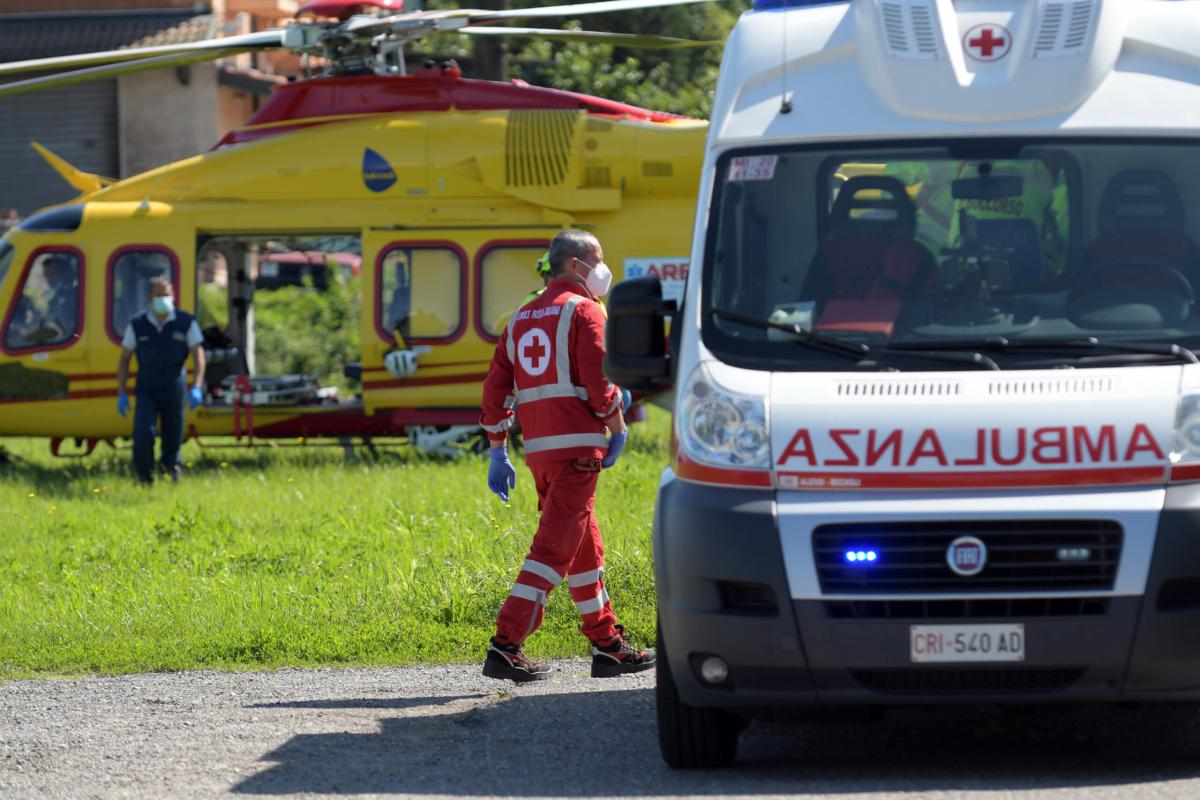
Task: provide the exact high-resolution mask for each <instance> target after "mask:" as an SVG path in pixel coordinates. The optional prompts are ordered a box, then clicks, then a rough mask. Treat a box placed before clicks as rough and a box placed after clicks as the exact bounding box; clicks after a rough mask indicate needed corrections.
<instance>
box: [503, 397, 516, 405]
mask: <svg viewBox="0 0 1200 800" xmlns="http://www.w3.org/2000/svg"><path fill="white" fill-rule="evenodd" d="M504 407H505V408H516V407H517V396H516V395H515V394H510V395H509V396H508V397H506V398H504Z"/></svg>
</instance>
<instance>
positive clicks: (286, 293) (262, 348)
mask: <svg viewBox="0 0 1200 800" xmlns="http://www.w3.org/2000/svg"><path fill="white" fill-rule="evenodd" d="M361 289H362V279H361V278H359V277H353V278H349V279H342V278H340V277H339V278H338V279H334V280H330V281H329V288H328V290H326V291H324V292H321V291H317V290H316V289H314V288H313V287H312V286H311V285H306V286H302V287H301V286H284V287H282V288H279V289H275V290H272V291H259V292H257V293H256V294H255V295H254V335H255V339H256V346H255V353H256V357H257V363H256V369H255V371H256V372H257V373H258V374H260V375H288V374H293V373H304V374H307V375H314V376H316V378H317V380H319V381H320V383H321V385H322V386H337V387H338V388H339V389H342V390H354V389H356V388H357V381H355V382H351V381H348V380H347V379H346V377H345V376H344V375H343V374H342V365H343V364H346V363H347V362H352V361H358V360H359V359H360V357H361V353H362V337H361V335H360V331H359V326H360V324H361V320H362V291H361Z"/></svg>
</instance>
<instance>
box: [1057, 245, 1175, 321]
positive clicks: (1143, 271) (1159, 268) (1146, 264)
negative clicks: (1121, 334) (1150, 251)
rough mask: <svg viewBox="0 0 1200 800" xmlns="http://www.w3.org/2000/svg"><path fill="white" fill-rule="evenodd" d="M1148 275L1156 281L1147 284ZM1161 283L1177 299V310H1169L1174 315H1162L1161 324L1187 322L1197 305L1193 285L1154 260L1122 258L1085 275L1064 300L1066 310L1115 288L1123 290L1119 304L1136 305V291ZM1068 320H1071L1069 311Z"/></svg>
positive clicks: (1161, 310)
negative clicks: (1117, 276) (1120, 274)
mask: <svg viewBox="0 0 1200 800" xmlns="http://www.w3.org/2000/svg"><path fill="white" fill-rule="evenodd" d="M1122 272H1123V273H1125V275H1123V276H1120V277H1119V278H1118V279H1117V280H1112V278H1113V277H1114V273H1118V274H1119V273H1122ZM1148 273H1149V274H1152V275H1153V276H1154V278H1155V279H1156V280H1152V281H1148V280H1147V277H1148ZM1160 283H1161V284H1166V285H1167V286H1169V287H1170V289H1169V292H1170V297H1172V298H1175V299H1177V300H1178V302H1179V306H1178V307H1177V308H1175V309H1170V310H1171V311H1172V312H1173V314H1166V313H1163V317H1164V320H1163V323H1164V324H1171V322H1172V319H1168V317H1173V321H1174V322H1175V323H1178V322H1182V321H1183V320H1185V319H1187V317H1188V315H1189V314H1190V313H1191V310H1192V308H1193V307H1194V306H1195V305H1196V290H1195V287H1193V286H1192V282H1191V281H1189V280H1188V279H1187V276H1186V275H1184V274H1183V272H1182V271H1181V270H1180V269H1179V268H1178V267H1176V266H1174V265H1172V264H1168V263H1166V262H1165V261H1159V260H1157V259H1153V258H1121V259H1117V260H1115V261H1110V262H1109V263H1107V264H1104V265H1102V266H1100V267H1098V268H1096V269H1095V270H1091V271H1088V272H1085V273H1084V274H1083V275H1082V276H1080V278H1079V280H1078V281H1076V282H1075V285H1074V286H1073V287H1071V291H1070V294H1069V295H1068V298H1067V308H1068V309H1071V308H1072V306H1076V305H1077V304H1078V303H1080V302H1081V301H1083V300H1085V299H1087V298H1088V296H1089V295H1093V297H1092V299H1093V300H1095V299H1096V297H1095V296H1094V295H1095V294H1098V293H1099V292H1101V291H1103V290H1104V289H1116V288H1118V287H1121V288H1122V300H1123V301H1124V302H1136V301H1138V300H1139V296H1138V290H1139V289H1142V290H1145V289H1147V288H1151V289H1152V288H1157V287H1155V286H1154V285H1153V284H1160ZM1148 284H1149V286H1148ZM1126 287H1128V288H1126ZM1114 297H1115V295H1114ZM1155 299H1158V298H1155ZM1114 305H1115V304H1114ZM1158 310H1159V311H1160V312H1164V311H1166V310H1167V309H1165V308H1163V307H1159V309H1158ZM1068 316H1070V312H1069V311H1068Z"/></svg>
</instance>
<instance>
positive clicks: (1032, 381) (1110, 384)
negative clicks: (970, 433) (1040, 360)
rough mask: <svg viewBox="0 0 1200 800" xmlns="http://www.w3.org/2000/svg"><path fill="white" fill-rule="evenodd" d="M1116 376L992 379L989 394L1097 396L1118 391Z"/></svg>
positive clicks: (994, 395) (1004, 395) (1014, 395)
mask: <svg viewBox="0 0 1200 800" xmlns="http://www.w3.org/2000/svg"><path fill="white" fill-rule="evenodd" d="M1118 385H1119V383H1118V380H1117V379H1116V378H1088V377H1082V378H1028V379H1023V378H1018V379H1015V380H999V381H992V382H991V383H989V384H988V394H989V395H991V396H992V397H1019V396H1033V395H1046V394H1050V395H1070V394H1082V395H1088V396H1095V395H1098V394H1109V393H1111V392H1114V391H1116V389H1117V387H1118Z"/></svg>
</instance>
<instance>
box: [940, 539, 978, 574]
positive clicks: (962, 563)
mask: <svg viewBox="0 0 1200 800" xmlns="http://www.w3.org/2000/svg"><path fill="white" fill-rule="evenodd" d="M946 564H947V565H948V566H949V567H950V571H951V572H953V573H954V574H955V575H962V576H963V577H965V578H969V577H971V576H972V575H978V574H979V573H981V572H983V567H984V565H986V564H987V546H986V545H985V544H984V543H983V542H981V541H979V540H978V539H976V538H975V537H974V536H960V537H958V538H957V539H955V540H954V541H953V542H951V543H950V546H949V547H947V548H946Z"/></svg>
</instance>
